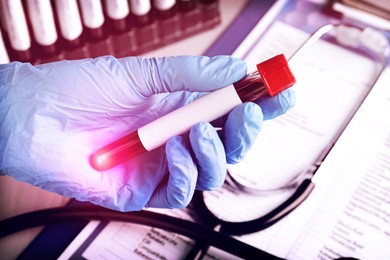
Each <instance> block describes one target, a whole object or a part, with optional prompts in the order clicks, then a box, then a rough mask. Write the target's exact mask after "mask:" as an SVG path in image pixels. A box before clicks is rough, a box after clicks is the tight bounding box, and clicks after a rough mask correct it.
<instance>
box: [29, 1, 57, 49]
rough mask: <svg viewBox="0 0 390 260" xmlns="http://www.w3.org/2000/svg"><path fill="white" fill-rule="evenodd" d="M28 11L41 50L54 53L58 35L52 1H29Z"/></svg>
mask: <svg viewBox="0 0 390 260" xmlns="http://www.w3.org/2000/svg"><path fill="white" fill-rule="evenodd" d="M27 10H28V14H29V19H30V22H31V25H32V30H33V33H34V39H35V41H36V42H37V43H38V45H39V46H40V47H41V48H40V49H41V50H42V51H43V53H48V54H52V53H54V52H55V51H56V48H55V42H56V41H57V39H58V35H57V30H56V27H55V22H54V15H53V9H52V6H51V3H50V0H27Z"/></svg>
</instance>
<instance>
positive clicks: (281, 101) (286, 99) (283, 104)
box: [212, 89, 295, 127]
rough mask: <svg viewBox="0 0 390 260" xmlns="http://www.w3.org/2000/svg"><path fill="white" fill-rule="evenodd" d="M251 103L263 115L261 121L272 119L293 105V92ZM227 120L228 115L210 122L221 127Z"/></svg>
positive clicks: (289, 90)
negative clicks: (258, 107)
mask: <svg viewBox="0 0 390 260" xmlns="http://www.w3.org/2000/svg"><path fill="white" fill-rule="evenodd" d="M253 103H256V104H258V105H259V106H260V107H261V109H262V113H263V117H262V119H263V120H269V119H273V118H275V117H277V116H280V115H283V114H284V113H286V112H287V111H288V110H289V109H290V108H291V107H293V106H294V104H295V92H294V90H292V89H286V90H284V91H282V92H281V93H279V94H277V95H276V96H273V97H270V96H265V97H263V98H260V99H259V100H256V101H254V102H253ZM227 118H228V115H225V116H223V117H220V118H218V119H216V120H214V121H213V122H212V125H213V126H215V127H223V126H224V125H225V122H226V120H227Z"/></svg>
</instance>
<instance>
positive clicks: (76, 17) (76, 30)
mask: <svg viewBox="0 0 390 260" xmlns="http://www.w3.org/2000/svg"><path fill="white" fill-rule="evenodd" d="M55 9H56V13H57V17H58V22H59V25H60V30H61V35H62V37H63V38H64V39H65V40H66V42H67V43H68V45H70V46H77V45H79V44H80V43H81V33H82V32H83V26H82V23H81V17H80V12H79V7H78V5H77V1H76V0H66V1H64V0H55Z"/></svg>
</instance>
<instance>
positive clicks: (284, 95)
mask: <svg viewBox="0 0 390 260" xmlns="http://www.w3.org/2000/svg"><path fill="white" fill-rule="evenodd" d="M255 103H256V104H258V105H259V106H260V107H261V109H262V111H263V115H264V120H269V119H273V118H275V117H277V116H280V115H282V114H284V113H286V112H287V111H288V110H289V109H290V108H292V107H293V106H294V104H295V91H294V90H293V89H286V90H284V91H282V92H281V93H279V94H277V95H276V96H273V97H264V98H260V99H259V100H256V101H255Z"/></svg>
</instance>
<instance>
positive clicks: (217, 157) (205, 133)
mask: <svg viewBox="0 0 390 260" xmlns="http://www.w3.org/2000/svg"><path fill="white" fill-rule="evenodd" d="M190 142H191V147H192V150H193V153H194V156H195V159H196V163H197V165H198V172H199V173H198V182H197V184H196V189H199V190H214V189H216V188H219V187H221V186H222V184H223V182H224V181H225V177H226V156H225V149H224V147H223V144H222V141H221V139H220V138H219V136H218V134H217V132H216V130H215V129H214V127H212V126H211V124H209V123H204V122H203V123H198V124H196V125H195V126H193V127H192V128H191V131H190Z"/></svg>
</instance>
